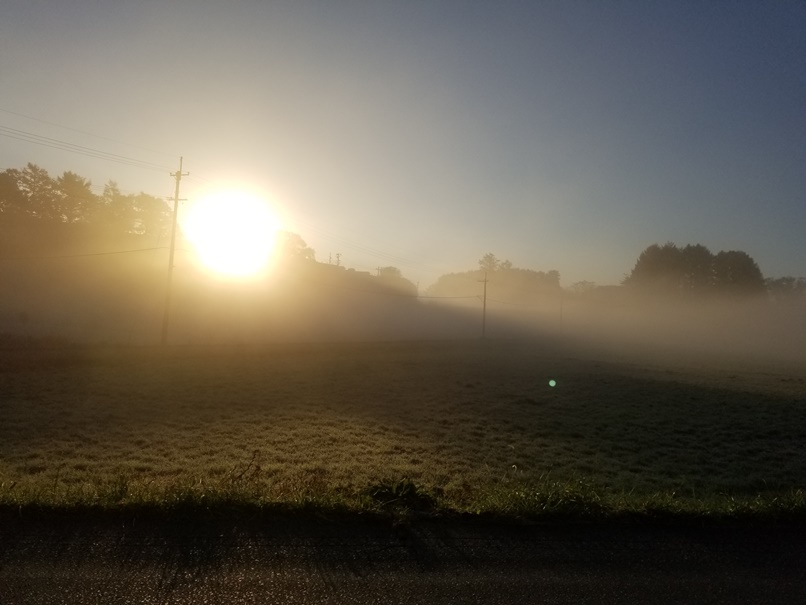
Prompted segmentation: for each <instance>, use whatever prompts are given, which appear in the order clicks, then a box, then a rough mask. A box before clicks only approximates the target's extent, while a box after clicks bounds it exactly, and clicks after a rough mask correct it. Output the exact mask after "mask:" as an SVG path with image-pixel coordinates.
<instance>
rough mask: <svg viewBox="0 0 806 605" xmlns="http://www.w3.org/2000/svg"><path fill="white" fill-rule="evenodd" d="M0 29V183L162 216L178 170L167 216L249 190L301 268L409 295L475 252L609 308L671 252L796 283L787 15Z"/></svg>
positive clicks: (267, 9)
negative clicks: (742, 264) (41, 177)
mask: <svg viewBox="0 0 806 605" xmlns="http://www.w3.org/2000/svg"><path fill="white" fill-rule="evenodd" d="M2 12H3V17H2V20H0V170H4V169H6V168H22V167H24V166H25V165H26V164H27V163H28V162H33V163H35V164H38V165H39V166H41V167H43V168H45V169H47V170H48V171H49V172H50V174H51V175H53V176H57V175H60V174H61V173H62V172H64V171H66V170H70V171H73V172H76V173H78V174H80V175H81V176H84V177H86V178H89V179H91V180H92V183H93V187H94V189H95V190H96V191H97V192H99V193H100V191H101V190H102V189H103V185H104V183H106V182H107V181H109V180H114V181H116V182H117V183H118V185H119V186H120V188H121V189H122V190H123V191H124V192H131V193H137V192H140V191H144V192H146V193H149V194H152V195H157V196H161V197H162V196H171V195H173V191H174V179H173V178H172V177H171V176H170V173H171V172H175V171H176V170H177V169H178V164H179V157H180V156H182V157H183V158H184V159H183V162H184V163H183V170H184V171H187V172H189V173H190V174H189V175H188V176H187V177H185V178H183V179H182V181H181V191H180V197H182V198H186V199H187V200H188V201H187V202H183V204H192V203H193V202H194V200H197V199H200V198H201V197H202V196H203V195H204V193H205V191H209V189H211V188H215V187H219V186H222V185H223V184H228V185H238V186H241V187H246V188H249V189H253V190H258V191H260V192H261V193H262V195H264V196H266V199H268V200H270V201H271V203H272V204H273V205H274V206H275V208H277V210H278V212H280V214H281V215H282V216H283V220H284V221H285V222H284V224H285V225H286V226H287V227H288V228H289V229H290V230H292V231H294V232H296V233H299V234H300V235H301V236H302V237H303V239H304V240H305V241H306V242H307V243H308V244H309V245H310V246H311V247H312V248H314V250H315V251H316V257H317V260H319V261H323V262H328V260H330V259H332V260H333V262H335V258H336V254H337V253H338V254H340V255H341V257H340V258H341V263H342V264H344V265H346V266H348V267H352V268H355V269H357V270H367V271H372V272H374V271H375V268H376V267H378V266H388V265H393V266H397V267H398V268H400V269H401V271H402V272H403V275H404V276H405V277H408V278H409V279H411V280H412V281H414V282H417V283H418V284H419V285H420V287H421V288H424V287H427V286H428V285H429V284H431V283H433V282H434V281H436V279H437V278H438V277H439V275H441V274H444V273H448V272H454V271H465V270H469V269H474V268H476V266H477V261H478V260H479V259H480V258H481V257H482V256H483V255H484V254H485V253H487V252H492V253H494V254H495V255H496V256H498V257H499V258H501V259H509V260H510V261H511V262H512V263H513V264H514V265H515V266H517V267H524V268H529V269H535V270H538V271H548V270H557V271H559V272H560V274H561V279H562V284H563V285H564V286H568V285H571V284H573V283H575V282H578V281H582V280H585V281H593V282H596V283H597V284H600V285H608V284H617V283H619V282H620V281H621V279H623V277H624V276H625V275H626V274H628V273H629V272H630V271H631V269H632V268H633V266H634V264H635V261H636V259H637V257H638V255H639V253H640V252H641V251H642V250H643V249H644V248H645V247H647V246H648V245H650V244H652V243H660V244H662V243H665V242H667V241H672V242H675V243H677V244H678V245H685V244H688V243H692V244H694V243H700V244H704V245H706V246H707V247H709V248H710V249H711V250H712V251H713V252H717V251H719V250H744V251H745V252H747V253H748V254H750V255H751V256H752V257H753V258H754V259H755V260H756V261H757V262H758V264H759V266H760V268H761V270H762V272H763V273H764V274H765V276H768V277H780V276H784V275H793V276H806V237H804V226H806V3H805V2H803V1H799V0H789V1H787V0H780V1H777V0H776V1H767V2H744V1H741V0H735V1H729V2H728V1H725V2H718V1H714V2H686V1H678V2H668V1H659V2H653V1H651V0H647V1H642V2H626V1H624V2H619V1H614V2H581V1H580V2H575V1H567V2H565V1H564V2H551V1H546V2H533V1H515V0H501V1H497V2H489V1H481V0H479V1H477V0H464V1H448V0H431V1H425V0H422V1H420V0H406V1H404V0H399V1H381V0H378V1H364V2H355V1H348V0H321V1H318V2H313V1H304V0H294V1H288V2H268V1H258V0H243V1H239V2H211V1H204V0H193V1H191V0H160V1H151V0H140V1H138V2H122V1H118V0H115V1H113V0H104V1H102V0H71V2H69V3H68V2H60V1H57V0H49V1H44V0H4V2H3V11H2ZM20 133H24V134H22V135H21V134H20ZM30 135H36V136H38V137H46V139H44V142H45V143H47V145H40V144H34V143H31V142H29V141H22V140H19V139H20V138H25V139H30ZM39 140H40V141H43V139H39ZM63 143H67V144H69V145H70V146H71V147H70V149H71V150H65V149H60V148H57V147H64V145H63ZM74 146H80V149H79V150H78V151H80V152H81V153H77V152H76V147H74ZM98 152H101V153H100V154H99V153H98ZM107 154H116V155H117V156H119V157H118V159H122V160H123V161H122V162H112V161H109V160H107V159H104V158H100V157H95V156H98V155H104V156H106V155H107Z"/></svg>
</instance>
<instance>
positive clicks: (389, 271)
mask: <svg viewBox="0 0 806 605" xmlns="http://www.w3.org/2000/svg"><path fill="white" fill-rule="evenodd" d="M378 277H386V278H402V277H403V273H402V272H401V271H400V269H398V268H397V267H379V268H378Z"/></svg>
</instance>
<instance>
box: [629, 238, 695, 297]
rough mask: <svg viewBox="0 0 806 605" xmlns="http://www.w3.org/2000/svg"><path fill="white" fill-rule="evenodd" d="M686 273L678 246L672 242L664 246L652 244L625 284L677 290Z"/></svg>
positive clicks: (644, 252)
mask: <svg viewBox="0 0 806 605" xmlns="http://www.w3.org/2000/svg"><path fill="white" fill-rule="evenodd" d="M684 273H685V272H684V270H683V257H682V254H681V251H680V249H679V248H678V247H677V246H675V245H674V244H673V243H671V242H667V243H666V244H664V245H663V246H658V245H657V244H652V245H651V246H648V247H647V248H645V249H644V251H643V252H641V254H640V255H639V256H638V260H637V261H636V263H635V267H634V268H633V270H632V273H631V274H630V275H629V276H628V277H627V278H626V279H625V280H624V283H625V285H630V286H641V287H651V288H654V289H660V290H677V289H679V288H680V285H681V283H682V280H683V275H684Z"/></svg>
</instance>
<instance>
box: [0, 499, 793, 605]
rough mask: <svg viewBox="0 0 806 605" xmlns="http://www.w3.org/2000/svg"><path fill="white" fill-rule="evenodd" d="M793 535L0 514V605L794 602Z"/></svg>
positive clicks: (768, 529)
mask: <svg viewBox="0 0 806 605" xmlns="http://www.w3.org/2000/svg"><path fill="white" fill-rule="evenodd" d="M804 537H806V528H804V527H802V526H769V525H768V526H764V527H761V526H755V527H748V526H716V525H711V526H708V527H697V526H694V525H686V526H681V525H679V524H678V525H676V526H669V525H657V524H656V525H646V524H629V525H625V524H601V523H599V524H584V523H575V524H572V523H555V524H552V523H545V524H538V525H529V526H523V525H513V524H500V523H497V524H496V523H486V522H479V521H473V522H470V521H467V520H465V521H462V520H441V521H429V520H418V521H411V522H408V523H403V524H394V523H392V522H391V521H383V520H377V519H375V520H373V519H365V518H362V517H348V518H329V519H320V518H316V517H313V516H299V515H297V516H288V515H265V516H253V517H251V518H243V516H241V518H239V519H238V520H232V519H229V518H225V516H222V515H213V514H208V515H201V516H199V515H194V516H183V515H177V516H175V517H174V518H172V519H166V518H165V517H139V518H136V517H123V516H114V515H113V516H108V515H107V516H104V517H102V518H94V517H92V516H91V515H87V514H84V515H80V516H77V517H71V516H66V515H33V517H32V516H31V515H30V514H26V515H24V516H23V517H22V518H19V517H18V516H14V515H9V514H7V513H6V514H4V515H3V516H2V517H0V603H2V604H4V605H16V604H18V603H19V604H22V603H25V604H39V603H42V604H44V603H48V604H50V603H71V604H72V603H75V604H89V603H99V604H100V603H103V604H113V603H138V604H139V603H155V604H156V603H160V604H161V603H166V604H167V603H172V604H173V603H194V604H197V603H266V604H273V603H278V604H279V603H283V604H294V603H306V604H319V603H361V604H363V605H367V604H372V603H378V604H380V603H383V604H387V603H393V604H398V603H399V604H408V603H426V604H435V605H438V604H448V603H492V604H504V603H519V604H522V603H575V604H576V603H731V604H737V603H806V547H804Z"/></svg>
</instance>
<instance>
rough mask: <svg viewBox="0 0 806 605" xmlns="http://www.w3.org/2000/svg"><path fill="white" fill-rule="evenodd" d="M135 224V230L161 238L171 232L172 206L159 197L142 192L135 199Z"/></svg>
mask: <svg viewBox="0 0 806 605" xmlns="http://www.w3.org/2000/svg"><path fill="white" fill-rule="evenodd" d="M132 202H133V206H134V213H135V217H136V218H135V224H134V228H133V231H134V232H135V233H138V234H140V235H145V236H147V237H151V238H154V239H156V240H159V239H160V238H162V237H165V236H166V235H168V234H170V231H171V222H172V220H173V216H172V215H173V212H172V211H171V208H170V206H168V204H166V203H165V201H164V200H161V199H160V198H158V197H154V196H153V195H148V194H147V193H142V192H141V193H140V194H139V195H136V196H134V198H133V200H132Z"/></svg>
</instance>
